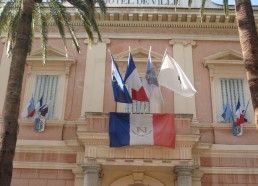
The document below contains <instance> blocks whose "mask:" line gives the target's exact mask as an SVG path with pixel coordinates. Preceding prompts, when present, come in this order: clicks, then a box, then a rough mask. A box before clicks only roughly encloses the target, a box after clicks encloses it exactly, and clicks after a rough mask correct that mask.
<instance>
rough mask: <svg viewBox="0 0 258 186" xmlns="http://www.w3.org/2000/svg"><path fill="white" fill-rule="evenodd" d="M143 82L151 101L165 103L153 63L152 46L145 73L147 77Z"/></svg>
mask: <svg viewBox="0 0 258 186" xmlns="http://www.w3.org/2000/svg"><path fill="white" fill-rule="evenodd" d="M142 84H143V86H144V88H145V91H146V93H147V95H148V97H149V100H150V102H153V101H154V102H159V103H161V104H162V103H163V98H162V94H161V91H160V87H159V83H158V80H157V76H156V73H155V70H154V66H153V63H152V58H151V47H150V51H149V56H148V61H147V66H146V75H145V79H143V82H142Z"/></svg>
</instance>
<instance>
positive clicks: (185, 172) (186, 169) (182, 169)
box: [174, 165, 195, 176]
mask: <svg viewBox="0 0 258 186" xmlns="http://www.w3.org/2000/svg"><path fill="white" fill-rule="evenodd" d="M194 170H195V167H194V166H192V165H177V166H175V168H174V172H175V173H176V174H177V176H192V174H193V172H194Z"/></svg>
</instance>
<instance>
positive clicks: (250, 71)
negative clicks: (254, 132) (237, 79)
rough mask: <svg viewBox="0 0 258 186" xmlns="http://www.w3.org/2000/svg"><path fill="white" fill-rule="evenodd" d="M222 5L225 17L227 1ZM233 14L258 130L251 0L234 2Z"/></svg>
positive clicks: (257, 40)
mask: <svg viewBox="0 0 258 186" xmlns="http://www.w3.org/2000/svg"><path fill="white" fill-rule="evenodd" d="M178 2H179V0H175V3H176V4H178ZM205 3H206V0H202V2H201V14H203V10H204V6H205ZM191 4H192V0H188V5H189V6H191ZM223 5H224V11H225V14H226V15H227V14H228V0H223ZM235 14H236V21H237V26H238V32H239V39H240V45H241V48H242V54H243V59H244V65H245V69H246V75H247V80H248V84H249V89H250V93H251V99H252V104H253V109H254V114H255V124H256V127H257V128H258V37H257V31H256V25H255V21H254V15H253V8H252V3H251V0H235Z"/></svg>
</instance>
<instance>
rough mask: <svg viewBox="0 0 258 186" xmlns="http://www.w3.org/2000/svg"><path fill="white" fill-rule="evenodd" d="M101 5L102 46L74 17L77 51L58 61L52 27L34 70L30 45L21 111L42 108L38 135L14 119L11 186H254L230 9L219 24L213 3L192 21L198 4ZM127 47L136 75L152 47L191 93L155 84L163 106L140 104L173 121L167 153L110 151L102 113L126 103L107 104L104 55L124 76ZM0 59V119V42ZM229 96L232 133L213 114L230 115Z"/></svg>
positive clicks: (254, 160)
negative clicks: (239, 120)
mask: <svg viewBox="0 0 258 186" xmlns="http://www.w3.org/2000/svg"><path fill="white" fill-rule="evenodd" d="M108 3H109V4H108V7H109V8H108V11H107V13H106V14H105V15H102V14H100V13H96V18H97V21H98V24H99V27H100V30H101V34H102V38H103V41H102V42H98V41H97V40H95V41H94V43H93V45H92V46H89V45H88V40H87V37H86V35H85V33H84V31H83V29H82V24H81V22H80V19H79V16H78V15H76V14H73V21H74V24H76V25H78V26H76V34H77V36H78V38H79V43H80V46H81V54H77V53H76V50H75V48H74V47H73V46H72V41H71V39H70V38H68V39H67V43H68V56H66V54H65V49H64V46H63V43H62V39H61V38H60V36H59V35H58V32H57V31H56V30H55V28H54V27H53V29H52V28H51V32H50V39H49V42H48V53H47V54H48V57H47V64H46V65H44V66H43V65H42V52H41V48H40V39H39V38H38V37H36V38H35V42H34V45H33V50H32V52H31V54H30V56H28V58H27V64H26V70H25V74H24V81H23V91H22V102H21V108H20V110H21V112H22V110H24V108H25V107H26V105H27V103H28V101H29V100H30V99H31V97H32V95H33V97H34V99H35V100H37V99H39V98H40V96H41V95H43V100H44V102H45V103H46V102H47V101H49V100H51V103H50V106H49V113H48V116H47V119H46V124H45V128H44V131H42V132H36V131H35V129H34V122H33V119H27V118H22V117H21V118H20V120H19V134H18V142H17V146H16V153H15V158H14V169H13V179H12V186H147V185H148V186H191V185H192V186H219V185H224V186H226V185H227V186H233V185H234V186H251V185H253V186H254V185H258V140H257V135H258V132H257V130H256V127H255V124H254V115H253V111H252V103H251V102H250V101H249V99H250V92H249V89H248V82H247V79H246V74H245V69H244V64H243V58H242V54H241V47H240V43H239V36H238V31H237V26H236V19H235V15H234V10H233V9H232V10H230V11H229V16H228V17H226V16H225V15H224V13H223V9H222V6H220V5H216V4H214V3H213V2H212V1H207V5H206V6H207V9H206V10H205V12H204V16H203V18H201V17H200V11H199V9H198V8H197V7H198V6H199V3H200V2H199V1H193V8H192V9H189V8H188V7H187V1H183V0H182V1H181V2H180V5H178V7H177V8H176V11H175V9H174V5H173V1H167V2H166V3H165V2H163V1H128V2H127V1H121V2H116V4H114V3H113V2H111V1H109V2H108ZM167 4H168V5H167ZM70 11H71V12H73V9H72V8H70ZM254 16H255V18H257V16H258V9H257V7H254ZM201 20H202V21H201ZM255 21H256V23H258V19H256V20H255ZM36 36H37V35H36ZM129 46H130V48H131V53H132V56H133V58H134V61H135V63H136V67H137V69H138V72H139V75H140V76H141V77H144V76H145V70H146V63H147V59H148V53H149V48H150V46H151V47H152V53H151V55H152V60H153V63H154V66H155V70H156V73H158V72H159V69H160V66H161V62H162V58H163V54H164V52H165V50H167V52H168V53H169V54H170V55H171V56H172V57H173V58H174V59H175V60H176V61H177V62H178V64H179V65H180V66H181V68H182V69H183V71H184V72H185V74H186V75H187V77H188V78H189V80H190V81H191V82H192V84H193V85H194V87H195V89H196V90H197V93H196V94H195V96H193V97H191V98H185V97H182V96H180V95H178V94H176V93H173V92H172V91H169V90H168V89H166V88H164V87H162V88H161V91H162V95H163V98H164V104H152V105H148V107H149V112H150V113H174V114H175V127H176V148H175V149H171V148H165V147H159V146H127V147H120V148H110V147H109V134H108V129H109V115H108V113H109V112H126V111H127V109H128V106H127V105H126V104H120V103H116V102H115V101H114V99H113V90H112V84H111V78H110V77H111V59H110V55H109V52H108V50H110V51H111V52H112V54H113V56H114V58H115V60H116V62H117V64H118V66H119V69H120V71H121V74H122V76H123V77H124V74H125V70H126V66H127V58H128V48H129ZM0 56H1V63H0V79H1V87H2V88H1V90H0V122H1V120H2V111H3V104H4V97H5V92H6V86H7V80H8V74H9V68H10V59H8V58H7V57H6V55H5V39H4V38H2V39H1V43H0ZM238 99H239V100H240V102H241V105H242V107H243V109H244V110H246V111H245V112H246V115H245V117H246V119H247V120H246V122H245V123H244V125H243V134H242V135H241V136H233V135H232V122H224V121H223V118H222V117H221V114H222V112H223V109H224V106H225V104H226V102H227V101H229V102H230V105H231V106H232V110H233V111H234V110H235V106H236V103H237V101H238ZM134 104H137V103H134ZM135 112H141V110H137V109H136V111H135Z"/></svg>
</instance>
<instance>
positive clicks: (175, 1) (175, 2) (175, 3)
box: [174, 0, 180, 11]
mask: <svg viewBox="0 0 258 186" xmlns="http://www.w3.org/2000/svg"><path fill="white" fill-rule="evenodd" d="M179 3H180V2H179V0H174V5H175V11H176V7H177V5H178V4H179Z"/></svg>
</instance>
